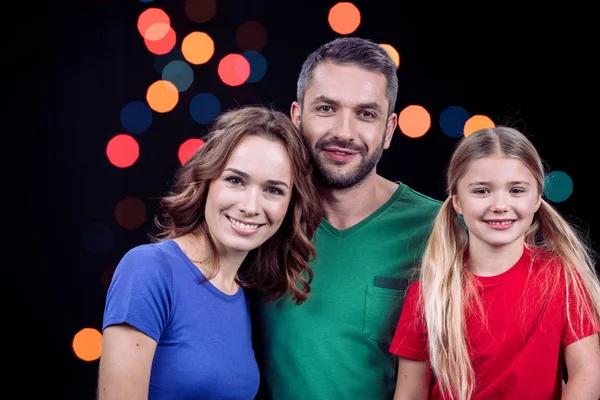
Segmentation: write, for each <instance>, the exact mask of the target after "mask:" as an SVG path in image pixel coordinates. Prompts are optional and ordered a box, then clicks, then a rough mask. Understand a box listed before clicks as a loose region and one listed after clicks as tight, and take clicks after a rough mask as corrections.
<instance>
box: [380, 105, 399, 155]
mask: <svg viewBox="0 0 600 400" xmlns="http://www.w3.org/2000/svg"><path fill="white" fill-rule="evenodd" d="M397 124H398V114H396V113H392V114H391V115H390V116H389V117H388V119H387V122H386V125H385V141H384V144H383V148H384V149H387V148H388V147H390V143H392V136H394V131H395V130H396V125H397Z"/></svg>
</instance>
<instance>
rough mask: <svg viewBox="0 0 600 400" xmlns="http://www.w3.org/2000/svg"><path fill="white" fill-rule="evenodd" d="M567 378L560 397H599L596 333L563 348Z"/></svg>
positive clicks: (599, 344)
mask: <svg viewBox="0 0 600 400" xmlns="http://www.w3.org/2000/svg"><path fill="white" fill-rule="evenodd" d="M565 360H566V364H567V371H568V376H569V378H568V380H567V384H566V386H565V387H564V390H563V394H562V398H563V399H564V400H567V399H578V400H587V399H589V400H597V399H599V398H600V338H599V337H598V335H597V334H593V335H591V336H587V337H585V338H583V339H581V340H578V341H576V342H574V343H571V344H570V345H568V346H567V347H566V348H565Z"/></svg>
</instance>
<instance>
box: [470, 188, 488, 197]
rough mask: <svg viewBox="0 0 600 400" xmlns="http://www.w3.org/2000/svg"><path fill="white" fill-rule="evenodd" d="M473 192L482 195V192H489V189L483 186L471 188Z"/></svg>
mask: <svg viewBox="0 0 600 400" xmlns="http://www.w3.org/2000/svg"><path fill="white" fill-rule="evenodd" d="M473 193H475V194H479V195H483V194H487V193H489V190H487V189H485V188H478V189H475V190H473Z"/></svg>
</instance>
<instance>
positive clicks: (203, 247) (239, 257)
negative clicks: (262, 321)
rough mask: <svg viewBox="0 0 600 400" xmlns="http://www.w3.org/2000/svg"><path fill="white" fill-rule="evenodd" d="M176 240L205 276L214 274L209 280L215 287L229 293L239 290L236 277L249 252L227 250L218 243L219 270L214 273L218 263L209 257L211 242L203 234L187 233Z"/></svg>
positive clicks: (216, 258) (217, 258) (216, 257)
mask: <svg viewBox="0 0 600 400" xmlns="http://www.w3.org/2000/svg"><path fill="white" fill-rule="evenodd" d="M175 241H176V242H177V243H178V244H179V246H180V247H181V248H182V250H183V252H184V253H185V255H186V256H187V257H188V258H189V259H190V260H191V261H192V262H193V263H194V265H195V266H196V268H198V269H199V270H200V271H201V272H202V273H203V274H204V275H205V276H211V275H213V276H212V278H210V279H209V282H210V283H212V284H213V285H214V286H215V287H217V288H218V289H219V290H221V291H222V292H224V293H227V294H234V293H236V292H237V290H238V288H239V285H238V284H237V283H236V281H235V278H236V277H237V275H238V271H239V269H240V266H241V265H242V262H243V261H244V259H245V258H246V256H247V255H248V252H239V251H232V250H229V251H227V250H225V249H223V248H222V246H218V245H217V249H216V250H217V251H216V254H215V255H214V259H215V260H218V263H219V270H218V271H217V273H216V274H214V272H213V271H214V270H215V267H216V264H215V262H214V260H209V259H207V256H208V254H209V243H208V241H207V239H206V238H205V237H204V236H203V235H195V234H191V233H190V234H187V235H185V236H182V237H181V238H178V239H175Z"/></svg>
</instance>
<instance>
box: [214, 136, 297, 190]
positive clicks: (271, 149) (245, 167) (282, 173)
mask: <svg viewBox="0 0 600 400" xmlns="http://www.w3.org/2000/svg"><path fill="white" fill-rule="evenodd" d="M225 168H235V169H238V170H240V171H242V172H245V173H246V174H248V175H250V176H251V178H256V179H260V180H268V179H276V180H280V181H284V182H289V181H290V180H291V172H292V167H291V161H290V157H289V154H288V152H287V150H286V149H285V147H284V145H283V143H282V142H281V141H279V140H274V139H268V138H265V137H263V136H258V135H247V136H245V137H244V138H243V139H242V140H241V141H240V142H239V143H238V145H237V146H236V147H235V148H234V149H233V151H232V152H231V155H230V156H229V159H228V160H227V163H226V164H225Z"/></svg>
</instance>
